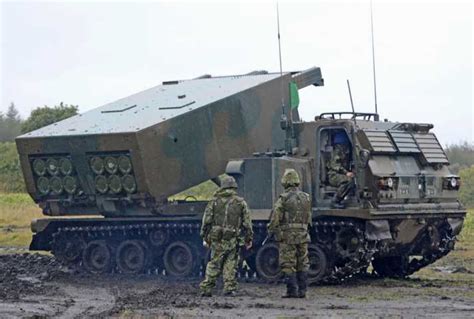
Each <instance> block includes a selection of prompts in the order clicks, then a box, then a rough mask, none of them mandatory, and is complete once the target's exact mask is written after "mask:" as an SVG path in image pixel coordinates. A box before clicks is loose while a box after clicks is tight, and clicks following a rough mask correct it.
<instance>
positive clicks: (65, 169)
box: [59, 158, 72, 175]
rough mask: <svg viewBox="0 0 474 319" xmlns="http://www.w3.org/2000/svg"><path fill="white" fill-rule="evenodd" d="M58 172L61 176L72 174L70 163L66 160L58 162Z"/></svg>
mask: <svg viewBox="0 0 474 319" xmlns="http://www.w3.org/2000/svg"><path fill="white" fill-rule="evenodd" d="M59 170H60V171H61V173H62V174H63V175H70V174H71V173H72V162H71V161H70V160H69V159H68V158H62V159H61V160H60V161H59Z"/></svg>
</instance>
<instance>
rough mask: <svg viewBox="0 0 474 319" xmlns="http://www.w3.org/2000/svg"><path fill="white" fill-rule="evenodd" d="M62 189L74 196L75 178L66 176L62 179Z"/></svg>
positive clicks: (75, 188)
mask: <svg viewBox="0 0 474 319" xmlns="http://www.w3.org/2000/svg"><path fill="white" fill-rule="evenodd" d="M63 187H64V190H65V191H66V192H68V193H69V194H74V193H75V192H76V190H77V182H76V178H75V177H73V176H66V177H64V178H63Z"/></svg>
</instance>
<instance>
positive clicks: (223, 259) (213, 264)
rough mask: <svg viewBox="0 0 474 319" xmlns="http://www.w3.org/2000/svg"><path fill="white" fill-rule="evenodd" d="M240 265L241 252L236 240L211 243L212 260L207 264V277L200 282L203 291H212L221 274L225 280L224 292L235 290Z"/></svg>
mask: <svg viewBox="0 0 474 319" xmlns="http://www.w3.org/2000/svg"><path fill="white" fill-rule="evenodd" d="M238 265H239V253H238V248H237V242H236V241H234V240H232V241H231V242H224V243H216V244H214V243H213V244H211V260H210V261H209V262H208V263H207V266H206V278H205V279H204V280H203V281H202V282H201V284H200V288H201V291H202V292H211V290H212V288H214V287H215V286H216V282H217V279H218V278H219V276H220V275H221V274H222V277H223V280H224V292H229V291H235V290H236V289H237V279H236V278H235V275H236V272H237V267H238Z"/></svg>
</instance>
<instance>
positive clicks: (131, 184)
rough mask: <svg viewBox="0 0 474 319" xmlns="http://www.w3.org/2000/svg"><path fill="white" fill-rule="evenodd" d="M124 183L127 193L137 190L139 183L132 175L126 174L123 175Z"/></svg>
mask: <svg viewBox="0 0 474 319" xmlns="http://www.w3.org/2000/svg"><path fill="white" fill-rule="evenodd" d="M122 185H123V189H125V191H126V192H127V193H133V192H135V191H136V190H137V184H136V183H135V178H133V176H132V175H124V176H123V177H122Z"/></svg>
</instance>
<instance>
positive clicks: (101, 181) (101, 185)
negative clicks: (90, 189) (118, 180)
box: [95, 175, 109, 194]
mask: <svg viewBox="0 0 474 319" xmlns="http://www.w3.org/2000/svg"><path fill="white" fill-rule="evenodd" d="M95 189H96V190H97V191H98V192H99V193H102V194H105V193H107V190H108V189H109V186H108V184H107V177H105V176H104V175H98V176H97V177H96V178H95Z"/></svg>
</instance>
